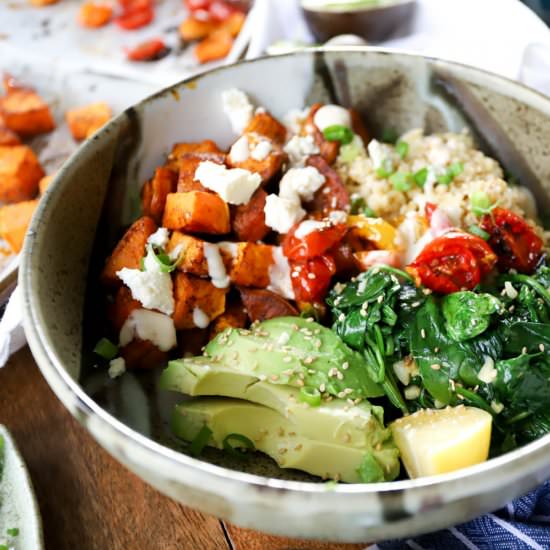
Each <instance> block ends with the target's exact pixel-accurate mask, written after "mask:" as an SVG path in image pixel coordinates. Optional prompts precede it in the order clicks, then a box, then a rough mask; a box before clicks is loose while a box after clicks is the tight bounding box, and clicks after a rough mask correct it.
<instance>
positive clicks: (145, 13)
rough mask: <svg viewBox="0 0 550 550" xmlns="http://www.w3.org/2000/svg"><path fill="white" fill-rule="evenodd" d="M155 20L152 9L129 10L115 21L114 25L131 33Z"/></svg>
mask: <svg viewBox="0 0 550 550" xmlns="http://www.w3.org/2000/svg"><path fill="white" fill-rule="evenodd" d="M154 18H155V12H154V10H153V8H152V7H150V6H149V7H143V8H142V7H140V8H138V9H136V8H133V7H131V8H129V9H128V10H126V11H125V12H123V13H122V14H121V15H119V16H118V17H117V18H116V19H115V23H116V24H117V25H118V26H119V27H120V28H121V29H124V30H127V31H133V30H135V29H140V28H141V27H145V26H146V25H148V24H149V23H151V21H153V19H154Z"/></svg>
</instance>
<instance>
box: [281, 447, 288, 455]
mask: <svg viewBox="0 0 550 550" xmlns="http://www.w3.org/2000/svg"><path fill="white" fill-rule="evenodd" d="M287 451H288V449H287V448H286V447H281V448H280V449H279V454H280V455H284V454H285V453H286V452H287Z"/></svg>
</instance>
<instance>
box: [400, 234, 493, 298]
mask: <svg viewBox="0 0 550 550" xmlns="http://www.w3.org/2000/svg"><path fill="white" fill-rule="evenodd" d="M496 261H497V257H496V255H495V253H494V252H493V250H492V249H491V248H490V246H489V245H488V244H487V243H486V242H485V241H484V240H483V239H481V238H480V237H476V236H475V235H470V234H469V233H463V232H462V231H448V232H447V233H444V234H443V235H441V236H440V237H437V238H435V239H434V240H433V241H431V242H430V243H428V244H427V245H426V246H425V247H424V249H423V250H422V251H421V252H420V254H419V255H418V256H417V257H416V258H415V260H414V261H413V262H412V263H411V264H410V266H409V267H408V268H407V270H408V271H409V272H410V273H411V274H412V275H413V276H414V277H415V278H416V279H417V280H418V282H420V283H422V284H423V285H424V286H426V287H427V288H429V289H431V290H433V291H434V292H439V293H441V294H449V293H451V292H457V291H459V290H464V289H466V290H472V289H473V288H474V287H475V286H476V285H478V284H479V282H480V281H481V278H482V277H484V276H485V275H487V274H488V273H489V272H490V271H491V270H492V269H493V267H494V266H495V264H496Z"/></svg>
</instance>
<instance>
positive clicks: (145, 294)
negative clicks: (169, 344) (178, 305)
mask: <svg viewBox="0 0 550 550" xmlns="http://www.w3.org/2000/svg"><path fill="white" fill-rule="evenodd" d="M143 264H144V268H145V271H140V270H139V269H128V268H127V267H124V268H122V269H121V270H120V271H117V277H118V278H119V279H120V280H121V281H122V282H123V283H124V284H125V285H126V286H127V287H128V288H129V289H130V291H131V292H132V297H133V298H134V300H138V302H141V304H142V305H143V307H144V308H145V309H158V310H159V311H161V312H162V313H166V315H172V313H174V296H173V294H172V278H171V277H170V274H169V273H162V272H161V271H160V266H159V264H158V262H157V261H156V260H155V258H154V253H153V252H152V251H149V252H148V254H147V256H146V257H145V260H144V262H143Z"/></svg>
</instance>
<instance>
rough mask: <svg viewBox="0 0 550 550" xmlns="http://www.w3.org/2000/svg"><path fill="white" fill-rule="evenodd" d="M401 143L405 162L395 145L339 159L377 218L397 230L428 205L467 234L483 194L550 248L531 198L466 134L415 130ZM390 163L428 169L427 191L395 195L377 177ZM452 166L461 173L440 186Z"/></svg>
mask: <svg viewBox="0 0 550 550" xmlns="http://www.w3.org/2000/svg"><path fill="white" fill-rule="evenodd" d="M400 141H404V142H406V143H407V144H408V150H407V152H406V154H405V155H403V158H401V156H400V155H399V154H398V152H397V150H396V147H395V146H394V145H389V144H386V143H380V142H377V141H376V140H372V141H371V142H370V143H369V144H368V147H367V150H365V149H362V150H361V151H360V152H359V154H358V155H357V157H356V158H355V159H354V160H353V161H351V162H344V160H343V159H342V157H340V158H339V159H338V170H339V173H340V175H341V176H342V177H343V178H344V180H345V182H346V185H347V186H348V188H349V189H350V191H351V193H355V194H357V195H359V196H360V197H362V198H363V199H364V200H365V201H366V203H367V205H368V206H369V207H370V208H371V209H372V210H374V212H376V214H377V215H378V216H381V217H382V218H384V219H386V220H387V221H389V222H390V223H392V224H393V225H395V226H399V225H400V224H402V222H404V221H405V220H406V219H409V220H411V219H413V218H417V216H418V218H420V217H421V216H423V214H424V208H425V205H426V203H427V202H431V203H434V204H436V205H437V206H438V207H441V208H443V209H444V210H445V212H446V213H447V215H448V216H449V218H450V220H451V222H452V223H453V225H454V226H456V227H460V228H463V229H466V228H468V227H469V226H470V225H472V224H475V223H477V221H478V220H477V218H476V217H475V215H474V214H473V213H472V211H471V206H470V197H471V196H472V194H473V193H475V192H477V191H483V192H484V193H485V194H486V195H487V196H488V197H489V198H490V200H491V202H492V203H493V204H495V203H496V204H498V206H499V207H502V208H506V209H508V210H511V211H513V212H515V213H516V214H519V215H520V216H522V217H524V218H526V219H527V221H528V222H529V223H530V224H531V225H533V226H534V227H535V228H536V230H537V233H538V234H539V235H540V236H541V237H543V239H544V241H545V243H546V246H547V247H548V245H549V244H550V232H548V231H544V230H543V229H542V228H541V226H540V225H538V223H537V221H536V220H537V214H536V206H535V202H534V200H533V197H532V195H531V193H530V192H529V191H528V190H527V189H525V188H522V187H520V186H517V185H512V184H510V183H508V182H506V181H505V180H504V174H503V171H502V168H501V167H500V166H499V164H498V162H497V161H496V160H494V159H492V158H490V157H488V156H486V155H484V154H483V153H482V152H481V151H479V150H478V149H476V148H475V146H474V142H473V139H472V137H471V135H470V134H469V133H468V132H467V131H464V132H462V133H460V134H456V133H444V134H433V135H429V136H425V135H424V134H423V132H422V130H411V131H409V132H407V133H406V134H404V135H403V136H401V138H400ZM388 161H389V162H391V167H392V169H391V171H392V173H394V172H401V173H405V174H415V173H417V172H418V171H419V170H422V169H427V170H428V175H427V178H426V183H425V185H424V187H423V188H420V187H418V186H417V185H413V186H412V188H411V189H410V190H409V191H405V192H402V191H398V190H396V189H395V187H394V185H393V183H392V182H391V181H390V179H389V177H381V176H380V175H379V174H377V171H378V169H379V168H380V166H382V165H383V163H384V162H388ZM453 165H459V166H460V169H461V170H462V172H461V173H460V174H458V175H456V176H455V177H454V178H453V179H452V181H451V182H450V183H449V184H447V185H445V184H441V183H438V181H437V176H439V175H441V174H444V173H445V172H446V171H447V170H448V169H449V167H451V166H453ZM419 231H420V229H419Z"/></svg>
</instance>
